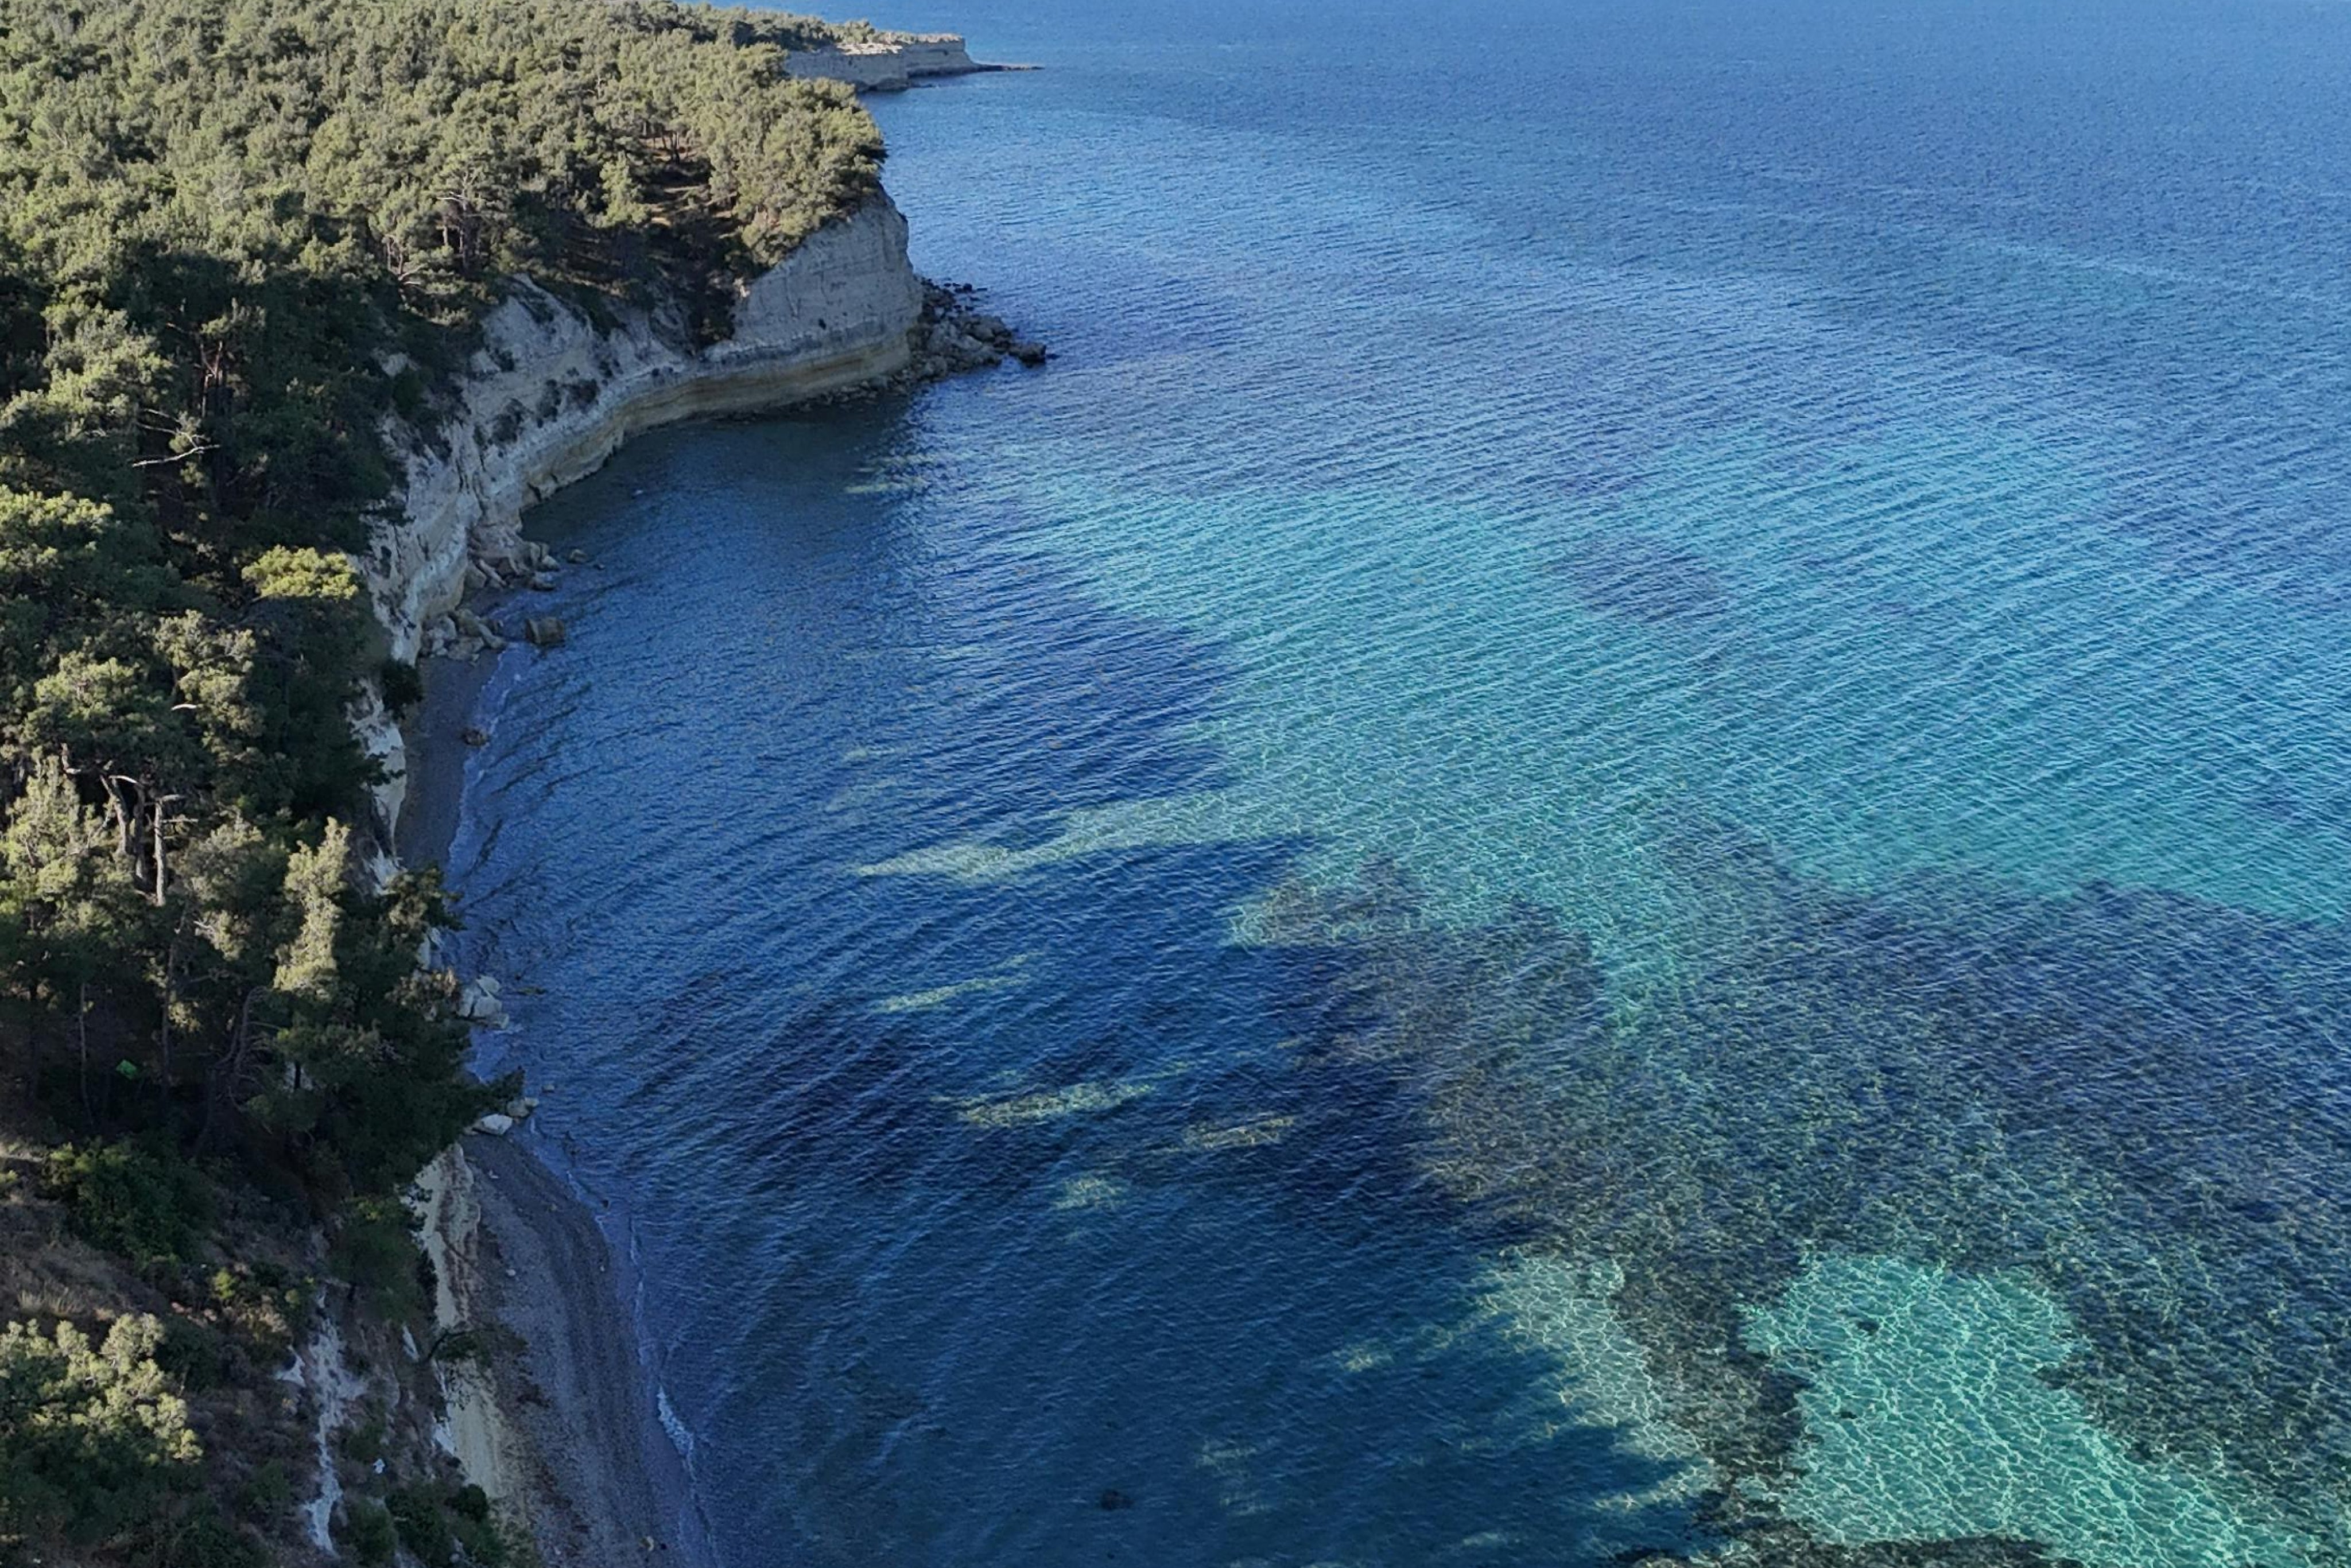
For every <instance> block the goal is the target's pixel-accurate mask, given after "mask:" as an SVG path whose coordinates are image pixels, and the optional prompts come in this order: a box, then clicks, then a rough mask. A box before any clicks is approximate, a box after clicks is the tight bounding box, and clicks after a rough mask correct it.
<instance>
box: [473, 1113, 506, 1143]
mask: <svg viewBox="0 0 2351 1568" xmlns="http://www.w3.org/2000/svg"><path fill="white" fill-rule="evenodd" d="M474 1131H475V1132H476V1133H487V1134H489V1135H490V1136H492V1137H493V1138H503V1137H505V1136H506V1135H507V1134H508V1133H511V1132H513V1131H514V1118H513V1117H512V1116H509V1115H507V1114H505V1113H503V1112H498V1111H493V1112H491V1113H489V1114H488V1115H486V1116H485V1117H483V1118H482V1119H481V1120H480V1121H478V1122H476V1123H475V1124H474Z"/></svg>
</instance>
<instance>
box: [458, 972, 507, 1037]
mask: <svg viewBox="0 0 2351 1568" xmlns="http://www.w3.org/2000/svg"><path fill="white" fill-rule="evenodd" d="M457 1016H458V1017H459V1018H461V1019H465V1021H466V1022H467V1023H469V1024H472V1025H473V1026H474V1027H475V1028H476V1029H504V1028H506V1027H507V1005H506V1003H504V1002H502V1001H500V1000H499V999H498V983H497V982H496V980H493V979H491V978H490V977H487V976H486V975H485V976H483V977H480V978H478V979H475V980H471V981H469V982H467V983H466V986H465V989H464V990H462V991H459V992H458V993H457Z"/></svg>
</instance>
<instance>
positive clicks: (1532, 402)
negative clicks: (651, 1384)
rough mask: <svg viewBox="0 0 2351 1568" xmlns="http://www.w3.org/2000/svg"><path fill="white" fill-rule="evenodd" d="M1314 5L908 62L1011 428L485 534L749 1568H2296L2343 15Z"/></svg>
mask: <svg viewBox="0 0 2351 1568" xmlns="http://www.w3.org/2000/svg"><path fill="white" fill-rule="evenodd" d="M1322 12H1323V8H1322V7H1314V6H1309V5H1305V4H1303V3H1302V0H1266V3H1259V4H1252V5H1238V4H1227V3H1225V0H1210V3H1208V4H1205V5H1186V6H1180V7H1143V6H1134V5H1077V4H1076V3H1075V0H1030V3H1024V4H1017V5H1016V4H1014V3H1013V0H989V3H987V4H970V5H955V4H948V5H937V6H935V7H932V8H929V9H912V10H908V11H906V12H904V13H903V14H901V13H894V12H893V13H891V14H889V15H887V16H883V17H882V18H880V19H881V20H883V21H886V22H888V23H891V24H893V25H904V26H952V27H956V28H957V29H959V30H963V31H967V32H968V33H969V34H970V35H971V36H972V37H973V38H974V39H975V46H976V47H977V49H978V51H979V52H980V53H982V54H983V55H993V56H997V57H1015V58H1024V59H1032V60H1036V61H1039V62H1040V63H1042V64H1045V65H1046V66H1048V67H1049V69H1048V70H1046V71H1044V72H1042V73H1039V74H1035V75H1026V76H1007V77H995V78H974V79H971V80H967V81H963V82H958V83H955V84H952V85H949V86H946V87H942V88H940V89H936V90H932V91H925V92H921V93H916V94H912V95H908V96H906V97H904V98H902V99H893V100H889V101H887V102H885V103H883V104H882V105H880V106H879V112H880V114H881V116H882V118H883V123H884V128H885V130H886V131H887V132H888V134H889V136H890V138H891V141H892V146H893V161H892V164H891V171H890V179H891V185H892V189H893V192H894V193H895V194H896V196H897V198H898V200H899V202H900V204H901V205H902V206H904V208H905V209H906V210H907V211H908V213H909V214H910V215H911V217H912V219H913V221H914V234H915V245H916V252H917V255H916V259H917V262H918V264H919V265H921V266H922V267H925V270H927V271H930V272H932V273H933V274H935V275H938V276H944V277H963V278H970V279H973V280H975V281H978V282H981V283H984V284H986V285H987V287H989V289H990V290H991V303H992V304H993V305H994V306H995V308H999V309H1001V310H1003V311H1004V312H1006V313H1007V314H1008V315H1009V316H1011V317H1013V318H1014V319H1017V320H1019V322H1020V323H1021V324H1022V325H1023V326H1024V327H1027V328H1029V329H1034V330H1036V331H1037V332H1039V333H1040V335H1042V336H1044V337H1045V338H1047V339H1048V340H1050V342H1052V343H1053V345H1054V346H1055V347H1056V349H1057V350H1059V351H1060V353H1061V358H1060V359H1059V360H1058V361H1056V362H1055V363H1054V364H1053V365H1052V366H1050V368H1049V369H1047V370H1046V371H1041V372H1036V373H1023V372H1019V371H1005V372H1003V373H1001V374H998V375H992V376H987V377H981V378H975V379H972V380H967V381H964V382H956V383H954V384H951V385H947V386H944V387H940V388H936V389H934V390H932V391H930V392H925V393H924V394H922V395H921V396H919V397H918V398H915V399H913V400H911V401H900V402H887V403H882V404H875V405H871V406H866V407H861V408H856V409H852V410H842V411H834V412H830V413H822V414H818V415H810V416H807V417H803V418H799V419H792V420H786V421H778V422H771V423H753V424H739V425H729V426H722V427H715V428H705V429H696V430H689V431H682V432H673V433H670V434H664V435H660V436H656V437H653V438H649V439H647V440H646V441H644V442H643V443H641V444H638V445H636V446H634V447H632V449H631V450H630V451H629V452H628V453H626V454H624V455H622V458H621V459H620V460H619V461H618V462H616V463H615V464H614V465H613V466H612V467H611V469H609V470H608V471H606V473H604V474H603V475H601V476H598V477H597V478H596V479H594V480H591V481H590V482H588V483H587V484H584V485H582V486H579V487H578V488H576V489H574V490H571V491H569V492H566V493H565V494H564V495H563V496H561V497H559V498H558V499H557V500H556V501H554V502H552V503H550V504H549V506H547V507H544V508H542V510H541V511H540V512H539V513H538V514H537V516H536V518H535V525H536V526H537V527H538V529H539V530H540V531H541V532H542V533H544V534H546V535H547V536H548V537H549V538H551V539H552V540H553V541H554V542H556V543H557V544H558V545H559V548H561V549H573V548H578V549H583V550H585V551H586V552H587V553H588V554H589V555H590V557H592V558H593V559H594V562H595V564H594V565H593V566H592V567H587V568H580V569H576V570H571V571H569V573H567V574H566V578H565V580H564V583H563V585H562V586H561V588H560V589H559V591H557V593H556V594H555V595H554V596H553V601H552V602H551V604H549V606H548V608H550V609H552V610H553V611H555V612H558V613H561V614H563V615H564V616H565V617H566V618H567V620H568V621H569V622H570V625H571V628H572V632H573V638H572V645H571V646H570V647H569V648H568V649H566V650H564V651H563V652H561V653H559V654H555V655H551V656H548V657H544V658H518V659H517V661H516V662H515V663H514V664H511V665H510V666H508V667H507V668H506V669H505V670H503V671H502V672H501V673H500V674H499V675H498V676H497V677H496V679H495V680H494V681H493V682H492V683H491V685H490V686H489V688H488V690H487V691H486V694H485V697H484V705H485V706H484V714H485V718H486V722H487V724H488V726H489V727H490V728H491V729H492V731H493V739H492V743H491V744H490V745H489V746H488V747H486V748H485V749H484V750H483V751H482V752H480V753H479V754H477V755H476V756H475V758H474V759H473V761H472V763H471V769H472V779H471V783H470V789H469V794H468V803H467V808H466V817H465V823H464V825H463V827H462V829H461V831H460V833H459V835H458V840H457V843H456V846H455V850H454V852H453V856H452V863H453V868H454V872H455V878H456V881H457V883H458V884H459V886H460V887H461V889H462V890H463V892H464V894H465V903H466V909H467V913H468V915H469V918H470V920H471V922H472V929H471V931H470V934H469V936H468V938H467V940H468V942H469V944H470V946H471V947H472V949H473V956H474V957H475V958H476V959H477V960H478V961H479V962H481V963H483V964H485V965H486V966H489V967H494V968H496V970H498V971H499V972H501V973H505V974H508V975H510V976H512V977H515V978H516V979H517V980H519V981H522V982H524V983H527V984H528V985H531V986H535V987H538V988H543V989H542V990H540V991H538V992H537V993H536V994H524V995H521V996H518V997H517V998H515V1002H514V1007H513V1011H514V1013H515V1016H516V1019H517V1027H516V1029H515V1030H513V1031H511V1032H510V1033H508V1034H506V1035H504V1036H501V1037H499V1038H497V1039H496V1040H494V1041H493V1042H492V1043H491V1045H490V1048H489V1054H490V1056H491V1059H492V1061H493V1064H501V1065H502V1064H505V1063H507V1062H512V1063H515V1064H519V1065H523V1066H526V1067H527V1068H528V1070H529V1071H530V1073H531V1075H532V1077H533V1078H534V1079H535V1080H538V1081H541V1082H545V1083H547V1084H548V1085H549V1086H550V1087H549V1092H548V1093H547V1098H546V1105H545V1109H544V1110H543V1111H542V1113H541V1118H542V1125H543V1130H544V1131H545V1133H546V1134H548V1135H549V1136H550V1137H552V1138H554V1139H556V1140H558V1141H559V1144H560V1145H561V1146H562V1147H563V1148H564V1149H565V1150H566V1151H568V1154H569V1157H570V1159H571V1160H572V1161H574V1162H575V1163H576V1165H577V1166H578V1168H579V1170H580V1174H581V1176H583V1178H585V1179H587V1180H588V1181H589V1182H590V1183H591V1184H592V1185H593V1186H596V1187H597V1189H598V1190H600V1191H603V1192H609V1193H612V1194H614V1195H616V1197H618V1199H619V1200H620V1202H621V1203H622V1207H623V1208H624V1209H625V1210H626V1212H627V1213H628V1214H629V1216H630V1217H631V1228H632V1234H633V1237H634V1239H635V1244H636V1246H637V1248H638V1249H639V1251H640V1254H641V1257H642V1260H643V1263H644V1266H645V1277H646V1286H645V1300H644V1301H643V1316H644V1319H645V1322H646V1324H647V1326H648V1329H649V1331H650V1334H651V1338H652V1342H653V1349H654V1354H655V1355H656V1358H657V1360H658V1363H659V1373H660V1375H661V1379H662V1382H663V1385H664V1389H665V1392H666V1397H667V1401H668V1406H669V1409H670V1411H671V1412H672V1414H673V1415H674V1424H675V1427H676V1430H677V1431H678V1433H679V1434H680V1436H681V1437H682V1438H684V1441H685V1442H686V1444H687V1445H688V1446H690V1448H691V1449H692V1464H693V1468H694V1469H695V1475H696V1477H697V1480H698V1486H699V1490H700V1496H701V1500H702V1503H703V1506H704V1508H705V1511H707V1512H708V1514H709V1515H710V1517H711V1519H712V1521H713V1523H714V1527H715V1531H716V1538H717V1541H718V1543H719V1546H720V1548H721V1550H722V1552H724V1553H725V1555H726V1558H727V1560H728V1562H729V1563H733V1564H738V1565H742V1568H761V1565H765V1564H770V1563H777V1564H784V1563H828V1564H829V1563H841V1564H848V1563H940V1564H946V1563H956V1564H967V1563H997V1562H1015V1561H1017V1562H1026V1563H1042V1564H1055V1563H1079V1562H1085V1563H1100V1562H1104V1561H1124V1562H1133V1563H1152V1564H1185V1563H1200V1564H1207V1563H1301V1564H1302V1563H1364V1564H1369V1563H1396V1564H1418V1563H1437V1562H1473V1563H1488V1562H1490V1563H1511V1564H1526V1563H1598V1562H1605V1561H1608V1560H1610V1559H1612V1558H1615V1557H1618V1556H1620V1555H1622V1554H1632V1555H1638V1554H1640V1553H1642V1552H1656V1553H1666V1554H1675V1555H1683V1556H1722V1557H1724V1558H1726V1559H1731V1558H1737V1557H1740V1556H1742V1555H1743V1556H1744V1558H1745V1560H1747V1561H1765V1562H1773V1563H1782V1562H1786V1563H1797V1562H1822V1563H1866V1562H1874V1561H1884V1562H1907V1561H1951V1562H1967V1563H2007V1562H2019V1563H2021V1562H2032V1561H2037V1560H2042V1559H2043V1558H2045V1559H2047V1560H2061V1559H2071V1560H2074V1561H2077V1562H2081V1563H2092V1564H2101V1565H2109V1568H2169V1565H2173V1564H2178V1565H2182V1568H2185V1565H2189V1564H2207V1563H2262V1564H2272V1563H2276V1564H2294V1563H2307V1564H2326V1563H2344V1562H2351V1348H2346V1347H2351V1177H2346V1174H2345V1172H2346V1155H2351V1051H2346V1040H2345V1034H2346V1023H2345V1019H2346V1018H2351V933H2346V929H2345V924H2344V922H2345V919H2346V914H2351V766H2346V764H2351V705H2346V700H2345V693H2346V689H2351V680H2346V677H2351V637H2346V635H2345V634H2344V633H2345V631H2346V616H2351V478H2346V473H2351V469H2347V468H2346V456H2351V451H2346V437H2345V435H2344V434H2343V433H2344V432H2345V431H2346V430H2351V286H2346V283H2345V277H2344V274H2343V272H2342V269H2341V258H2342V257H2343V256H2344V255H2345V254H2346V251H2351V183H2346V180H2345V178H2344V175H2343V171H2344V170H2345V169H2346V168H2351V95H2345V94H2343V93H2341V92H2340V91H2339V83H2340V80H2341V77H2342V72H2343V69H2344V68H2345V67H2346V66H2351V9H2346V8H2344V7H2341V6H2329V5H2319V6H2313V5H2289V4H2283V3H2277V4H2272V3H2269V0H2248V3H2245V4H2237V5H2222V4H2220V3H2218V0H2196V3H2192V4H2191V3H2184V0H2173V3H2158V4H2154V5H2147V4H2132V5H2119V4H2103V3H2090V0H2085V4H2082V5H2071V6H2066V7H2062V8H2060V7H2049V6H2035V5H2024V4H2022V3H2021V0H1995V3H1993V4H1990V5H1966V6H1962V5H1957V4H1951V5H1917V6H1911V7H1907V8H1896V9H1894V10H1888V9H1886V8H1885V7H1882V6H1868V5H1858V4H1843V3H1837V0H1827V3H1810V4H1804V5H1796V4H1793V3H1792V0H1766V3H1763V4H1750V3H1745V0H1699V3H1698V4H1696V5H1686V6H1680V7H1676V8H1672V9H1670V10H1667V9H1661V8H1657V7H1655V6H1651V5H1646V4H1636V3H1635V0H1591V3H1578V4H1573V5H1556V4H1542V5H1536V4H1532V3H1531V0H1505V3H1504V4H1501V5H1495V6H1491V7H1484V8H1479V9H1478V10H1476V11H1474V12H1473V11H1471V10H1470V9H1468V8H1466V7H1464V8H1458V9H1448V8H1446V7H1441V6H1436V5H1391V6H1384V7H1373V8H1368V9H1358V10H1351V12H1350V13H1349V15H1348V16H1347V19H1346V21H1345V23H1344V24H1343V26H1335V25H1333V24H1331V23H1329V22H1326V21H1325V20H1324V19H1323V16H1322ZM1937 1542H1941V1543H1946V1544H1942V1545H1934V1544H1931V1543H1937ZM1954 1542H1958V1543H1963V1544H1949V1543H1954Z"/></svg>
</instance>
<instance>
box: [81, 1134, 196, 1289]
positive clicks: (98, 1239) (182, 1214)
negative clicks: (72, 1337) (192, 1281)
mask: <svg viewBox="0 0 2351 1568" xmlns="http://www.w3.org/2000/svg"><path fill="white" fill-rule="evenodd" d="M47 1191H48V1196H49V1197H54V1198H57V1199H58V1200H59V1201H61V1202H62V1203H64V1204H65V1205H66V1208H67V1214H68V1221H69V1223H70V1224H71V1225H72V1227H73V1229H74V1231H75V1233H76V1234H77V1235H78V1236H80V1237H82V1238H83V1239H85V1240H87V1241H89V1242H90V1243H91V1244H92V1245H94V1246H98V1247H102V1248H104V1249H107V1250H108V1251H110V1252H119V1253H120V1254H121V1255H122V1256H124V1257H126V1258H128V1259H130V1260H131V1261H132V1262H134V1263H138V1264H141V1266H147V1265H152V1264H169V1263H181V1262H185V1261H187V1260H189V1259H190V1258H191V1257H193V1255H194V1253H195V1251H196V1248H197V1244H198V1242H199V1240H200V1239H201V1237H202V1234H203V1231H204V1228H205V1227H207V1226H208V1225H209V1224H210V1223H211V1220H212V1203H211V1197H210V1194H209V1192H208V1191H207V1189H206V1187H205V1186H204V1177H203V1176H200V1175H198V1174H197V1172H196V1170H195V1167H193V1166H190V1165H189V1164H188V1163H187V1162H186V1161H184V1160H182V1159H180V1158H178V1157H176V1156H174V1155H159V1154H155V1153H152V1152H151V1151H149V1150H146V1149H142V1148H141V1147H139V1146H138V1145H133V1144H129V1143H110V1144H92V1145H89V1146H88V1147H83V1148H77V1147H75V1146H74V1145H70V1144H68V1145H66V1146H65V1147H63V1148H60V1149H54V1150H52V1151H50V1154H49V1168H48V1181H47Z"/></svg>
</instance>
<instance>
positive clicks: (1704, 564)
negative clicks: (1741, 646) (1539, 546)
mask: <svg viewBox="0 0 2351 1568" xmlns="http://www.w3.org/2000/svg"><path fill="white" fill-rule="evenodd" d="M1551 570H1552V571H1553V572H1554V573H1556V574H1557V575H1558V576H1559V577H1560V578H1561V579H1562V580H1564V581H1565V582H1566V583H1567V585H1568V586H1569V588H1570V589H1572V590H1573V591H1574V594H1575V597H1576V599H1577V600H1578V601H1580V602H1581V603H1582V604H1583V607H1584V608H1585V609H1587V610H1589V611H1592V612H1593V613H1595V614H1599V615H1612V616H1615V617H1617V618H1618V619H1620V620H1625V621H1633V622H1639V623H1641V624H1643V625H1646V626H1670V625H1677V624H1687V623H1700V624H1702V623H1705V622H1712V621H1715V620H1718V619H1719V618H1720V617H1721V616H1723V615H1724V614H1726V613H1727V612H1729V609H1730V604H1731V593H1730V587H1729V583H1727V582H1726V581H1725V580H1723V577H1722V574H1721V572H1720V571H1719V570H1717V569H1716V567H1715V565H1714V563H1713V562H1712V561H1710V560H1708V559H1707V558H1706V557H1705V556H1703V555H1700V554H1698V552H1697V551H1695V550H1689V549H1682V548H1681V547H1679V546H1677V545H1674V544H1669V543H1667V542H1666V541H1665V540H1662V539H1655V538H1646V537H1644V536H1642V535H1639V534H1622V533H1604V534H1594V535H1593V536H1592V537H1590V538H1584V539H1581V540H1579V541H1577V542H1576V544H1575V545H1574V546H1573V547H1572V548H1571V549H1569V550H1568V551H1567V553H1565V554H1564V555H1562V556H1561V557H1560V558H1559V559H1557V560H1556V561H1553V562H1552V567H1551Z"/></svg>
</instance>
